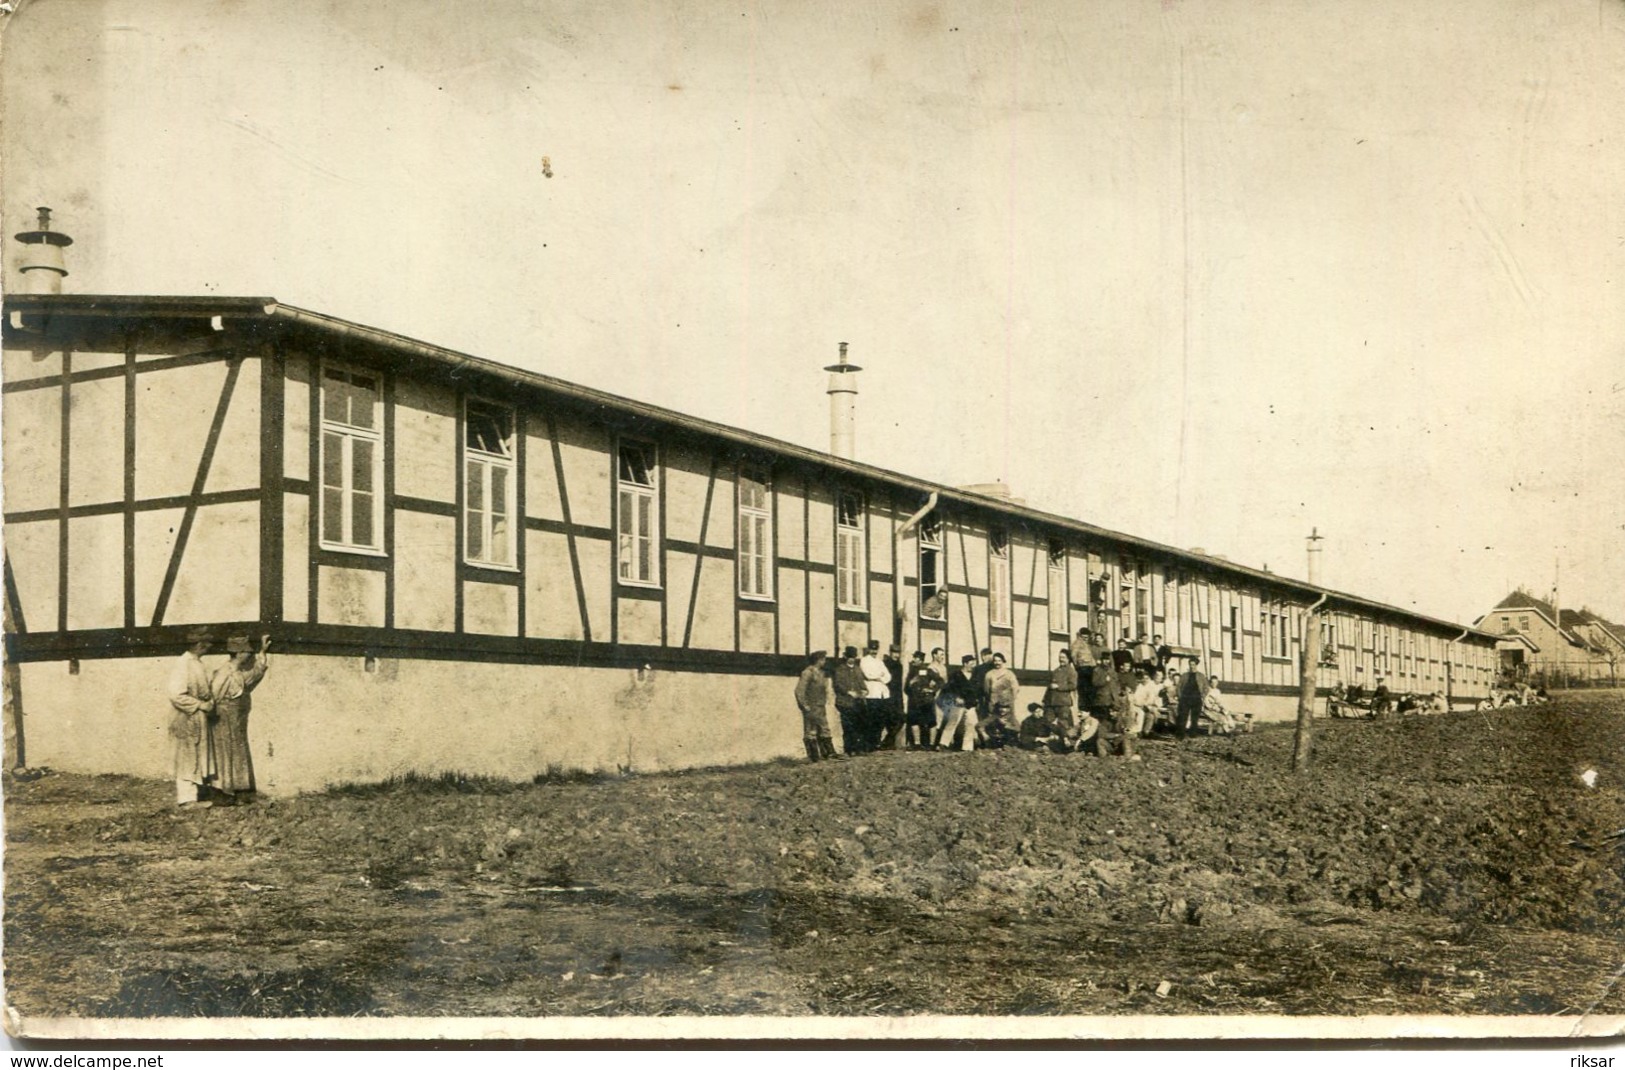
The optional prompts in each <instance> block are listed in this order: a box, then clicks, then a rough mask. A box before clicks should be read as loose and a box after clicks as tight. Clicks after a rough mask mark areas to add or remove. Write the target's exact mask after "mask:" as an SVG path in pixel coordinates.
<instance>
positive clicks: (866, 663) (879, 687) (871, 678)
mask: <svg viewBox="0 0 1625 1070" xmlns="http://www.w3.org/2000/svg"><path fill="white" fill-rule="evenodd" d="M858 668H859V670H861V671H862V673H863V684H864V702H863V707H864V715H863V749H864V750H865V751H876V750H879V749H880V740H881V737H882V736H884V735H885V733H886V728H887V726H888V725H890V723H891V705H892V698H891V669H890V668H888V667H887V665H886V663H885V662H884V661H882V660H880V640H879V639H871V640H869V649H868V650H866V651H864V654H863V659H862V660H861V661H859V662H858Z"/></svg>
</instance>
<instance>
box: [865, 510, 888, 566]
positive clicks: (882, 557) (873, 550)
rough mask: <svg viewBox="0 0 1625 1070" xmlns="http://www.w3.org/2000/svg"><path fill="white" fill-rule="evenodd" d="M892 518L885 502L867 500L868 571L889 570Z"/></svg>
mask: <svg viewBox="0 0 1625 1070" xmlns="http://www.w3.org/2000/svg"><path fill="white" fill-rule="evenodd" d="M892 524H893V521H892V518H891V516H890V515H889V514H888V512H887V510H886V507H885V503H883V502H878V501H874V500H872V499H871V500H870V502H869V571H870V572H890V571H891V570H892V568H891V557H892V552H891V551H892V547H891V536H892Z"/></svg>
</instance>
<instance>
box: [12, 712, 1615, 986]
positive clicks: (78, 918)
mask: <svg viewBox="0 0 1625 1070" xmlns="http://www.w3.org/2000/svg"><path fill="white" fill-rule="evenodd" d="M1622 728H1625V698H1622V697H1621V696H1620V695H1619V694H1618V693H1614V694H1612V695H1591V696H1587V695H1570V696H1564V697H1561V698H1560V699H1559V700H1558V701H1557V702H1555V703H1554V704H1553V705H1551V706H1549V707H1542V708H1536V709H1532V710H1502V711H1497V712H1493V713H1461V714H1448V715H1442V716H1431V717H1424V718H1415V719H1409V720H1405V721H1398V722H1385V723H1374V722H1344V721H1336V722H1327V721H1320V722H1317V724H1316V730H1317V739H1316V744H1317V745H1316V751H1315V763H1316V768H1315V770H1314V771H1313V773H1311V774H1310V775H1309V776H1307V777H1304V778H1293V777H1292V776H1291V775H1290V774H1288V772H1287V769H1288V766H1289V756H1290V751H1291V742H1292V740H1291V729H1290V727H1285V726H1283V727H1273V728H1266V729H1260V730H1259V731H1258V732H1256V733H1254V734H1252V735H1248V736H1243V737H1239V738H1237V739H1235V740H1228V739H1218V738H1214V739H1198V740H1192V741H1189V742H1187V743H1184V744H1175V743H1173V742H1161V741H1153V742H1148V743H1146V744H1145V745H1144V746H1143V747H1142V751H1143V753H1144V756H1145V757H1144V761H1143V762H1139V763H1133V764H1130V763H1126V762H1123V761H1121V760H1100V759H1096V758H1092V757H1090V758H1086V757H1079V756H1060V755H1049V754H1044V755H1037V754H1028V753H1024V752H1017V751H1000V752H981V753H977V754H957V753H955V754H923V753H893V754H881V755H874V756H869V757H866V758H860V759H857V760H854V761H851V762H843V763H824V764H820V765H816V766H813V765H807V764H805V763H788V762H785V763H774V764H769V765H765V766H758V767H752V768H743V769H730V770H716V771H704V772H694V773H686V774H673V775H660V776H641V777H628V778H623V779H592V778H577V779H568V778H565V779H559V778H555V779H551V780H543V781H540V782H537V783H534V784H522V785H514V784H505V783H493V782H489V781H481V780H474V779H466V778H445V779H441V780H434V781H409V782H406V783H402V784H391V785H377V786H362V787H350V788H345V789H336V790H333V791H329V792H326V793H323V794H316V795H306V796H301V797H298V798H294V799H286V800H276V801H267V802H262V803H261V804H259V805H256V806H252V807H238V808H231V809H216V810H209V811H199V812H185V813H182V812H177V811H175V810H174V809H173V808H172V807H170V806H168V805H166V803H167V801H168V797H169V792H170V787H169V785H167V784H164V783H156V782H151V781H139V780H133V779H129V778H122V777H88V776H69V775H61V774H50V775H45V776H42V777H40V778H38V779H33V780H19V779H17V778H12V779H10V780H8V781H7V782H6V784H5V819H6V855H5V878H6V883H5V929H4V935H5V948H4V956H5V963H4V965H5V980H6V984H7V991H8V999H9V1001H10V1002H11V1004H12V1005H13V1006H14V1007H15V1008H16V1009H17V1010H18V1011H19V1012H20V1013H22V1014H23V1015H25V1016H32V1015H58V1014H77V1015H94V1016H119V1017H125V1016H150V1015H183V1016H191V1015H206V1016H238V1015H247V1016H266V1015H269V1016H316V1015H320V1016H331V1015H344V1016H348V1015H413V1016H438V1015H458V1016H484V1015H610V1014H643V1015H667V1014H769V1015H772V1014H808V1013H815V1014H829V1015H870V1014H899V1015H907V1014H919V1013H934V1014H967V1013H969V1014H1015V1015H1032V1014H1250V1013H1268V1014H1289V1015H1291V1014H1342V1015H1372V1014H1401V1013H1406V1014H1409V1013H1427V1014H1459V1015H1474V1014H1540V1015H1545V1014H1561V1015H1576V1014H1582V1013H1590V1012H1594V1013H1599V1014H1622V1013H1625V984H1617V983H1616V982H1617V981H1618V980H1619V979H1620V977H1621V971H1622V967H1621V965H1620V964H1621V963H1622V962H1625V953H1622V952H1625V938H1622V937H1625V932H1622V918H1625V762H1622V761H1621V759H1622V756H1625V755H1622V746H1625V733H1622V731H1621V729H1622ZM1588 770H1590V771H1594V772H1595V777H1594V778H1592V779H1593V783H1592V784H1591V785H1588V784H1587V782H1586V781H1587V778H1586V777H1585V774H1586V773H1587V771H1588Z"/></svg>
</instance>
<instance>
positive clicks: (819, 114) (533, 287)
mask: <svg viewBox="0 0 1625 1070" xmlns="http://www.w3.org/2000/svg"><path fill="white" fill-rule="evenodd" d="M19 7H20V11H19V13H18V14H17V15H14V16H11V18H10V20H9V24H8V25H7V26H6V27H5V30H4V42H3V48H4V53H3V68H0V73H3V77H4V82H3V89H4V100H5V114H4V119H5V125H4V145H3V147H4V151H5V169H4V204H3V209H4V212H5V218H6V228H5V229H6V232H7V234H10V233H13V232H15V231H17V230H21V229H25V226H24V224H27V223H29V222H30V220H31V207H32V206H33V205H37V204H49V205H51V206H52V207H53V208H55V209H56V211H57V217H56V218H57V221H58V223H59V224H60V226H61V228H62V229H64V230H66V231H67V232H69V233H70V234H71V235H72V236H73V237H74V239H75V244H74V246H73V247H72V248H71V249H70V250H68V252H69V255H70V258H71V260H70V268H71V269H72V271H73V274H72V275H71V276H70V278H69V279H68V289H69V290H71V291H73V292H81V293H85V292H106V293H154V294H216V293H218V294H254V295H269V296H273V297H276V298H278V299H279V300H282V301H285V302H288V303H290V304H296V305H300V306H303V307H308V308H312V309H316V310H319V311H323V312H328V313H331V314H333V315H337V316H341V317H344V318H347V319H352V320H358V321H360V322H363V323H368V324H372V325H376V326H380V327H384V328H388V329H390V330H395V331H399V332H401V333H403V334H407V335H410V336H413V337H417V338H421V339H424V340H426V341H430V342H435V343H438V344H442V345H448V346H452V347H454V348H458V349H462V350H465V351H468V352H472V353H476V354H478V355H481V356H485V357H489V358H492V359H496V360H502V361H506V362H508V363H511V364H515V365H518V366H521V367H525V368H531V369H535V370H538V371H544V372H547V373H550V374H554V375H559V376H562V377H565V378H569V379H573V380H576V381H578V382H582V383H587V384H590V385H593V386H596V387H600V388H604V389H608V390H612V391H615V392H617V393H621V394H624V395H627V396H630V397H634V398H638V399H642V400H645V401H652V402H656V403H659V404H662V405H666V406H669V407H672V408H675V409H679V410H682V411H685V412H690V413H694V414H696V415H700V416H705V417H709V418H712V419H716V420H720V421H723V422H726V423H730V424H734V425H737V426H741V427H745V428H748V429H751V430H754V431H759V432H764V433H767V434H771V435H775V436H778V437H781V438H784V439H788V440H790V441H793V442H797V443H801V444H803V445H807V446H812V447H816V448H820V449H822V448H827V446H828V408H827V400H826V398H825V396H824V394H823V387H824V378H825V377H824V375H823V373H822V372H821V371H820V368H821V366H822V365H824V364H827V363H829V362H831V361H832V360H833V359H834V357H835V350H836V343H837V342H839V341H847V342H850V343H851V354H852V358H853V360H854V361H856V362H857V363H859V364H862V365H864V366H865V368H866V369H867V370H866V371H865V372H864V373H863V375H862V377H861V380H860V382H861V387H862V390H863V394H862V397H861V399H860V402H859V430H858V456H859V458H860V459H862V460H865V461H868V462H871V463H875V464H879V465H883V466H885V467H888V468H893V469H896V470H899V471H903V472H907V473H910V474H913V475H918V476H923V477H926V478H931V479H936V480H940V481H943V482H948V483H968V482H979V481H986V480H992V479H1005V480H1007V481H1009V482H1010V483H1011V484H1012V485H1013V487H1014V489H1015V491H1016V493H1017V494H1020V495H1023V496H1024V497H1026V498H1027V500H1028V501H1029V502H1030V503H1031V504H1033V505H1035V506H1038V507H1040V508H1044V509H1049V510H1052V511H1055V512H1058V513H1063V514H1068V515H1072V516H1076V517H1079V518H1081V519H1085V520H1088V521H1091V522H1094V523H1098V524H1101V525H1104V526H1106V527H1111V528H1115V529H1118V530H1121V531H1127V532H1131V533H1134V534H1137V535H1142V536H1145V537H1149V538H1153V539H1158V540H1161V541H1164V542H1168V543H1172V544H1174V545H1179V546H1201V547H1204V548H1206V549H1207V550H1208V551H1210V552H1214V553H1222V554H1226V555H1228V556H1229V557H1231V558H1232V559H1233V560H1236V561H1240V562H1243V563H1247V564H1251V565H1255V566H1256V565H1260V564H1266V563H1267V564H1268V565H1269V566H1270V567H1271V568H1273V569H1274V570H1275V571H1277V572H1281V573H1284V574H1288V575H1293V576H1302V575H1303V573H1304V569H1305V565H1304V541H1303V536H1304V535H1306V534H1307V533H1308V531H1309V529H1310V527H1311V526H1318V527H1319V529H1320V530H1321V532H1322V533H1323V534H1325V535H1326V536H1327V537H1328V539H1327V542H1326V543H1325V544H1324V545H1325V547H1326V569H1325V581H1326V582H1327V583H1328V584H1329V585H1331V586H1334V587H1338V588H1341V589H1344V590H1349V591H1353V592H1357V593H1360V594H1364V595H1367V596H1371V597H1376V598H1380V599H1382V600H1384V601H1390V602H1393V603H1395V604H1398V605H1401V606H1407V607H1413V608H1416V609H1419V610H1421V611H1423V612H1428V613H1433V614H1436V615H1440V616H1444V617H1449V618H1452V619H1456V620H1461V621H1464V622H1465V621H1470V620H1472V619H1473V618H1474V617H1476V616H1477V615H1479V614H1480V613H1482V612H1485V611H1486V610H1488V609H1489V608H1490V606H1491V605H1493V604H1494V603H1495V602H1496V601H1497V600H1499V598H1500V597H1501V596H1502V595H1503V594H1505V593H1506V591H1507V590H1508V589H1509V587H1510V585H1513V584H1517V583H1520V582H1521V583H1526V584H1528V585H1530V586H1531V587H1533V588H1534V589H1536V590H1537V591H1542V592H1544V591H1546V590H1549V588H1550V585H1551V582H1552V579H1553V571H1554V565H1555V563H1556V561H1557V560H1558V559H1559V558H1561V562H1562V576H1563V601H1564V603H1565V604H1567V605H1576V604H1579V603H1580V602H1582V601H1584V602H1586V603H1589V604H1590V605H1591V606H1592V607H1593V608H1595V609H1598V610H1599V611H1602V612H1605V613H1607V614H1609V615H1611V616H1613V617H1614V618H1615V619H1625V565H1622V557H1625V554H1622V548H1625V287H1622V285H1621V283H1622V282H1625V206H1622V191H1625V105H1622V102H1625V4H1621V3H1619V2H1618V0H1609V2H1604V3H1600V4H1599V3H1596V2H1567V0H1549V2H1540V0H1529V2H1526V0H1517V2H1495V0H1461V2H1446V0H1440V2H1427V0H1370V2H1361V3H1354V2H1336V0H1325V2H1317V3H1291V2H1279V3H1268V2H1253V0H1247V2H1242V0H1235V2H1194V3H1193V2H1183V0H1161V3H1160V4H1158V3H1156V2H1146V0H1122V2H1111V0H1097V2H1081V0H1045V2H1042V3H1021V4H1015V5H1010V4H1005V5H999V4H994V3H989V2H980V0H978V2H966V3H954V2H937V3H929V2H924V0H914V2H882V3H875V4H870V3H865V4H861V5H858V4H848V5H825V4H818V3H811V2H807V0H797V2H777V0H775V2H772V3H766V4H761V3H755V2H752V0H736V2H734V3H721V2H690V3H632V2H627V0H584V2H577V3H549V4H542V3H527V2H521V0H498V2H496V3H490V4H481V5H449V4H446V3H443V2H439V3H429V2H425V0H391V2H389V3H385V2H383V0H378V2H366V3H363V2H348V3H329V2H327V0H320V2H317V0H276V2H274V3H273V2H271V0H121V2H119V3H110V2H103V0H25V2H24V3H22V4H21V5H19ZM454 12H455V14H454ZM544 158H546V159H547V160H548V161H549V163H550V169H551V172H552V175H551V177H548V176H547V175H546V173H545V172H544V167H543V160H544ZM7 244H8V245H9V246H10V248H8V249H7V253H6V257H5V264H6V281H7V284H8V285H10V284H11V283H13V282H14V279H15V276H14V274H13V271H14V261H15V253H16V251H17V249H18V247H17V245H16V243H14V242H10V241H9V239H8V241H7Z"/></svg>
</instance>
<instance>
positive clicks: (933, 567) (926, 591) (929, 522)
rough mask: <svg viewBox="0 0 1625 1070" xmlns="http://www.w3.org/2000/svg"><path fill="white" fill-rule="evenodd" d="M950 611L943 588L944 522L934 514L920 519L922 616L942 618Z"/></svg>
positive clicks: (935, 618) (932, 618) (931, 618)
mask: <svg viewBox="0 0 1625 1070" xmlns="http://www.w3.org/2000/svg"><path fill="white" fill-rule="evenodd" d="M947 611H948V595H947V592H946V591H944V590H943V577H942V522H941V521H940V520H938V519H937V518H936V517H934V516H928V517H926V518H925V519H924V520H922V521H920V616H921V617H923V618H925V619H926V620H942V619H943V617H945V616H946V615H947Z"/></svg>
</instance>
